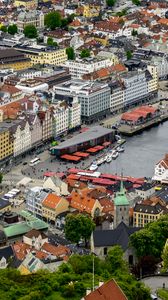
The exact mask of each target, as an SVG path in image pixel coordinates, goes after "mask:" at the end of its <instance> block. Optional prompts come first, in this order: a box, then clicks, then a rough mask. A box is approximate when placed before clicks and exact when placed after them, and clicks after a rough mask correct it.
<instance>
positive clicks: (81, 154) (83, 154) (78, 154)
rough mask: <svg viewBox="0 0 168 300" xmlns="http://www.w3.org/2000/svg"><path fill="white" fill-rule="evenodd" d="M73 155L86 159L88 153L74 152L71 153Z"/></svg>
mask: <svg viewBox="0 0 168 300" xmlns="http://www.w3.org/2000/svg"><path fill="white" fill-rule="evenodd" d="M73 155H76V156H79V157H84V158H85V157H88V156H89V153H85V152H75V153H73Z"/></svg>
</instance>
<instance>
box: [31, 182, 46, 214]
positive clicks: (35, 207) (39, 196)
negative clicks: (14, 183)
mask: <svg viewBox="0 0 168 300" xmlns="http://www.w3.org/2000/svg"><path fill="white" fill-rule="evenodd" d="M47 195H48V192H46V191H45V189H43V188H42V187H38V186H37V187H33V188H31V189H30V188H29V189H27V190H26V193H25V200H26V208H27V210H28V211H30V212H31V213H33V214H34V215H37V216H40V217H42V201H43V200H44V199H45V198H46V197H47Z"/></svg>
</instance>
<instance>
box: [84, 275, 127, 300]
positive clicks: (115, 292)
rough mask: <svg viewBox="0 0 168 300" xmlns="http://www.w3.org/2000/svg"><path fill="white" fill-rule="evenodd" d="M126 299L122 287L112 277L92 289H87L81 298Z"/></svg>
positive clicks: (97, 299) (98, 299) (85, 299)
mask: <svg viewBox="0 0 168 300" xmlns="http://www.w3.org/2000/svg"><path fill="white" fill-rule="evenodd" d="M106 299H108V300H128V298H127V297H126V295H125V294H124V292H123V291H122V289H121V288H120V287H119V285H118V284H117V282H116V281H115V280H114V279H111V280H110V281H108V282H106V283H103V282H101V283H99V287H98V288H96V289H95V290H94V291H90V292H89V291H87V295H86V296H85V297H84V298H83V299H82V300H106Z"/></svg>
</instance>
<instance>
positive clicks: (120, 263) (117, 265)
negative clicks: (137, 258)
mask: <svg viewBox="0 0 168 300" xmlns="http://www.w3.org/2000/svg"><path fill="white" fill-rule="evenodd" d="M123 254H124V253H123V250H122V248H121V246H118V245H117V246H114V247H112V248H111V249H110V250H109V251H108V254H107V257H106V263H107V266H108V271H109V272H110V274H116V273H118V272H121V273H126V272H128V266H127V264H126V262H125V260H124V259H123Z"/></svg>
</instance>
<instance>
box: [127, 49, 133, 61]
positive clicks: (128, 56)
mask: <svg viewBox="0 0 168 300" xmlns="http://www.w3.org/2000/svg"><path fill="white" fill-rule="evenodd" d="M126 55H127V59H131V58H132V52H131V51H130V50H128V51H127V52H126Z"/></svg>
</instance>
